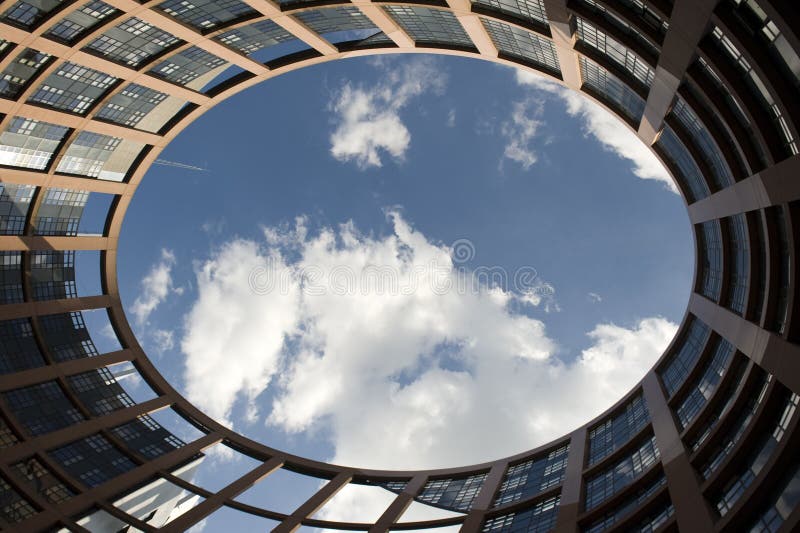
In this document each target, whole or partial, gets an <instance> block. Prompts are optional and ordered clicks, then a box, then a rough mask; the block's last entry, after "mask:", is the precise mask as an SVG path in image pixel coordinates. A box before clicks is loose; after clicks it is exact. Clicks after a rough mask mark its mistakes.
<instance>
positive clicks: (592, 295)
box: [586, 292, 603, 304]
mask: <svg viewBox="0 0 800 533" xmlns="http://www.w3.org/2000/svg"><path fill="white" fill-rule="evenodd" d="M586 297H587V298H588V299H589V301H590V302H592V303H595V304H596V303H600V302H602V301H603V297H602V296H600V295H599V294H597V293H596V292H590V293H589V294H587V295H586Z"/></svg>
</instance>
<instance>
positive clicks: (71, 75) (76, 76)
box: [29, 62, 117, 115]
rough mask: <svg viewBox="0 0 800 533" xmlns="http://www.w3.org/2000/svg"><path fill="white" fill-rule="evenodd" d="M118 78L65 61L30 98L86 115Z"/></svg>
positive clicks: (35, 101)
mask: <svg viewBox="0 0 800 533" xmlns="http://www.w3.org/2000/svg"><path fill="white" fill-rule="evenodd" d="M116 81H117V78H115V77H113V76H109V75H108V74H104V73H102V72H99V71H97V70H92V69H90V68H86V67H82V66H80V65H76V64H75V63H70V62H65V63H63V64H62V65H61V66H60V67H58V69H56V71H55V72H54V73H53V74H50V75H49V76H48V77H47V79H45V80H44V82H42V84H41V85H40V86H39V87H38V88H37V89H36V91H35V92H34V93H33V95H31V97H30V100H29V101H30V102H33V103H36V104H42V105H45V106H48V107H52V108H55V109H60V110H62V111H69V112H71V113H77V114H79V115H85V114H86V112H87V111H89V109H90V108H91V107H92V104H93V103H94V102H95V101H96V100H98V99H99V98H101V97H102V96H103V95H104V94H105V93H106V91H107V90H108V89H109V87H111V86H112V85H113V84H114V83H115V82H116Z"/></svg>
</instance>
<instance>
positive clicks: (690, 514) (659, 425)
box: [642, 371, 714, 533]
mask: <svg viewBox="0 0 800 533" xmlns="http://www.w3.org/2000/svg"><path fill="white" fill-rule="evenodd" d="M642 388H643V391H644V398H645V401H646V402H647V408H648V409H649V411H650V419H651V421H652V424H653V432H654V433H655V436H656V443H657V444H658V450H659V452H660V454H661V464H662V465H663V467H664V475H665V476H666V478H667V485H668V487H669V495H670V498H671V499H672V505H673V506H674V507H675V516H676V518H677V520H678V529H680V531H681V532H682V533H692V532H695V531H697V532H698V533H699V532H706V531H712V530H713V527H714V520H713V517H712V514H711V509H710V508H709V506H708V503H706V500H705V498H704V497H703V493H702V492H700V484H699V483H698V481H697V476H696V475H695V472H694V469H693V468H692V465H691V464H690V463H689V457H688V456H687V454H686V449H685V448H684V446H683V442H682V441H681V438H680V435H679V434H678V428H677V427H676V425H675V419H674V418H673V417H672V412H671V411H670V408H669V405H667V400H666V398H665V397H664V393H663V391H662V389H661V384H660V383H659V382H658V376H657V375H656V373H655V372H654V371H653V372H650V373H649V374H647V376H645V378H644V382H643V384H642Z"/></svg>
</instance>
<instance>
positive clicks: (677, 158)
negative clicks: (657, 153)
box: [656, 126, 709, 204]
mask: <svg viewBox="0 0 800 533" xmlns="http://www.w3.org/2000/svg"><path fill="white" fill-rule="evenodd" d="M656 146H658V147H659V148H661V150H663V152H664V153H665V154H666V156H667V158H668V159H669V161H670V162H671V163H672V164H673V165H674V166H675V168H676V172H673V175H675V174H676V175H675V178H676V179H677V180H678V181H680V182H681V184H682V185H683V190H684V192H685V193H686V199H687V200H688V201H689V203H690V204H691V203H694V202H696V201H697V200H702V199H703V198H705V197H706V196H708V195H709V190H708V183H706V180H705V179H704V178H703V173H702V172H700V168H699V167H698V166H697V163H695V161H694V159H692V155H691V154H690V153H689V150H687V149H686V146H684V145H683V143H682V142H681V140H680V139H679V138H678V136H677V135H676V134H675V132H674V131H673V130H672V128H670V127H669V126H664V129H663V130H661V135H660V136H659V137H658V142H657V143H656Z"/></svg>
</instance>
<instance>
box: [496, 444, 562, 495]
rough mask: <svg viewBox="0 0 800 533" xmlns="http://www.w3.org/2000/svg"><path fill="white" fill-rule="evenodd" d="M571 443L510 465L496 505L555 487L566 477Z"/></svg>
mask: <svg viewBox="0 0 800 533" xmlns="http://www.w3.org/2000/svg"><path fill="white" fill-rule="evenodd" d="M568 454H569V444H567V445H566V446H561V447H560V448H557V449H555V450H553V451H551V452H550V453H548V454H547V455H546V456H544V457H540V458H537V459H531V460H530V461H525V462H524V463H519V464H517V465H513V466H509V467H508V470H507V471H506V474H505V476H504V477H503V482H502V484H501V485H500V490H499V491H498V493H497V497H496V498H495V502H494V505H495V506H497V505H503V504H506V503H511V502H515V501H517V500H521V499H523V498H527V497H528V496H533V495H534V494H538V493H540V492H542V491H545V490H547V489H550V488H552V487H555V486H556V485H558V484H559V483H561V481H562V480H563V479H564V471H565V469H566V468H567V455H568Z"/></svg>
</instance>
